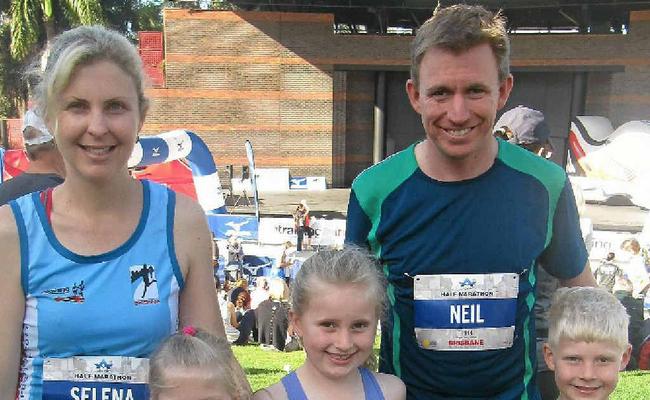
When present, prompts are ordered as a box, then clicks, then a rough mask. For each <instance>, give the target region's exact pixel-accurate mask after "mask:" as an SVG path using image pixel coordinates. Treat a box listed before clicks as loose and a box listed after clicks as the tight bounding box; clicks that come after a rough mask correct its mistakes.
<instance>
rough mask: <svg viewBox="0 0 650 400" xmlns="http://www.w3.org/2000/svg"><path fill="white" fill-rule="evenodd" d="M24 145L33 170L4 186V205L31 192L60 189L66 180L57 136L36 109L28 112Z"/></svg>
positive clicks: (0, 202) (1, 199)
mask: <svg viewBox="0 0 650 400" xmlns="http://www.w3.org/2000/svg"><path fill="white" fill-rule="evenodd" d="M23 142H24V143H25V153H27V158H28V159H29V167H27V170H26V171H25V172H23V173H22V174H20V175H18V176H16V177H14V178H13V179H9V180H8V181H5V182H3V183H2V184H0V206H1V205H3V204H7V203H8V202H9V201H10V200H14V199H17V198H19V197H21V196H23V195H26V194H28V193H32V192H36V191H40V190H43V189H48V188H51V187H54V186H57V185H59V184H60V183H61V182H63V178H64V177H65V166H64V164H63V158H61V153H59V149H57V147H56V143H55V142H54V137H53V136H52V135H51V134H50V132H49V131H48V129H47V127H46V126H45V123H44V122H43V120H42V119H41V117H39V116H38V115H37V114H36V112H34V110H28V111H27V112H26V113H25V118H24V119H23ZM0 167H1V166H0Z"/></svg>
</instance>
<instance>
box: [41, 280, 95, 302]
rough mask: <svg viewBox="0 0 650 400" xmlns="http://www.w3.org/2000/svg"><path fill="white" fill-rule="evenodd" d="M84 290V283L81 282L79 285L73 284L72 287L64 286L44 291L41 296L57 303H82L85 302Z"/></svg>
mask: <svg viewBox="0 0 650 400" xmlns="http://www.w3.org/2000/svg"><path fill="white" fill-rule="evenodd" d="M85 288H86V284H85V283H84V281H81V282H79V283H77V282H74V283H73V284H72V286H64V287H58V288H53V289H48V290H44V291H43V295H45V296H49V297H51V298H53V299H54V301H56V302H57V303H58V302H65V303H83V302H84V301H85V300H86V299H85V298H84V289H85Z"/></svg>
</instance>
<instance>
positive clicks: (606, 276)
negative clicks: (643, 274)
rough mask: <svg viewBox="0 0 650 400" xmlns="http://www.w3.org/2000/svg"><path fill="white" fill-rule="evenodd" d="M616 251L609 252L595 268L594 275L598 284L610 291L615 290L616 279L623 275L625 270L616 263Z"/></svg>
mask: <svg viewBox="0 0 650 400" xmlns="http://www.w3.org/2000/svg"><path fill="white" fill-rule="evenodd" d="M615 258H616V253H614V252H611V251H610V252H609V253H607V257H605V259H604V260H603V261H601V263H600V264H599V265H598V267H596V269H595V270H594V277H595V278H596V282H598V286H600V287H603V288H605V289H607V291H609V292H610V293H613V292H614V284H615V283H616V279H618V278H620V277H621V276H623V270H622V269H621V268H620V267H619V266H618V265H617V264H616V261H615Z"/></svg>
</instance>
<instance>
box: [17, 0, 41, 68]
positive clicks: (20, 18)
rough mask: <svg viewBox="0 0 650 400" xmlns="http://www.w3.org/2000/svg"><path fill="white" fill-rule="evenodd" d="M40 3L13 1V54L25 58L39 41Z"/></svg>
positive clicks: (23, 0) (24, 0) (19, 58)
mask: <svg viewBox="0 0 650 400" xmlns="http://www.w3.org/2000/svg"><path fill="white" fill-rule="evenodd" d="M39 8H40V4H39V3H38V2H37V1H34V0H14V1H13V2H12V3H11V22H10V24H11V46H10V51H11V56H12V57H13V58H14V59H16V60H23V59H25V57H27V55H29V53H31V51H32V49H33V46H34V45H35V44H36V43H37V42H38V34H39V32H40V26H41V24H40V21H39V20H38V15H39V13H38V11H39Z"/></svg>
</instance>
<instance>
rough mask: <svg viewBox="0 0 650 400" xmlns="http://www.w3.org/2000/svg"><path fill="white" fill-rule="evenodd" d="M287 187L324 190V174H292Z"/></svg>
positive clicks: (325, 185)
mask: <svg viewBox="0 0 650 400" xmlns="http://www.w3.org/2000/svg"><path fill="white" fill-rule="evenodd" d="M289 187H290V189H291V190H326V189H327V181H326V180H325V177H324V176H292V177H291V182H289Z"/></svg>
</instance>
